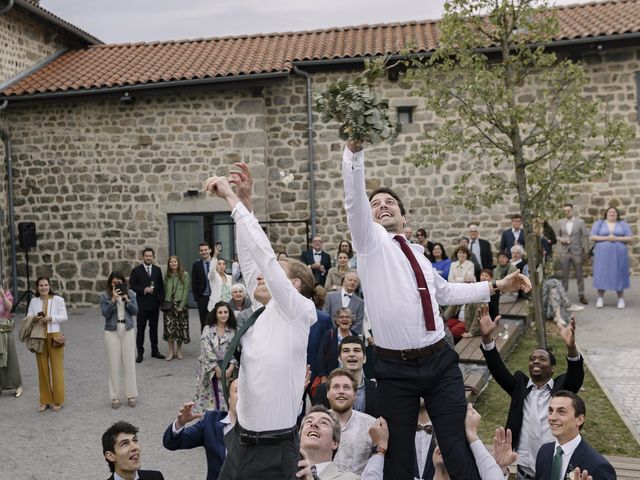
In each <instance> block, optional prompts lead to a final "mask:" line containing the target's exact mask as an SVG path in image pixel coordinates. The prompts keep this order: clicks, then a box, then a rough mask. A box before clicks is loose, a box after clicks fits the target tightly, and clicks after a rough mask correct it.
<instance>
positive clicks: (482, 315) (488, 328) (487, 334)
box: [478, 305, 502, 343]
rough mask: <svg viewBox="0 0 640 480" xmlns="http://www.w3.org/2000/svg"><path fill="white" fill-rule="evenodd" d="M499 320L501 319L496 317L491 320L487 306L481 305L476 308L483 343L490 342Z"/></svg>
mask: <svg viewBox="0 0 640 480" xmlns="http://www.w3.org/2000/svg"><path fill="white" fill-rule="evenodd" d="M501 318H502V317H501V316H500V315H498V316H497V317H496V318H495V319H494V320H492V319H491V315H489V305H481V306H480V307H479V308H478V324H479V327H480V333H481V334H482V341H483V342H484V343H490V342H491V334H492V333H493V331H494V330H495V329H496V327H497V326H498V322H500V319H501ZM485 340H486V341H485Z"/></svg>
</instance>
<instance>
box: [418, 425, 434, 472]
mask: <svg viewBox="0 0 640 480" xmlns="http://www.w3.org/2000/svg"><path fill="white" fill-rule="evenodd" d="M427 425H429V424H427ZM432 437H433V435H432V434H430V433H427V432H425V431H424V430H418V431H417V432H416V438H415V444H416V461H417V462H418V477H417V478H418V479H420V478H422V475H424V466H425V465H426V464H427V455H428V454H429V446H430V445H431V438H432ZM414 480H415V479H414Z"/></svg>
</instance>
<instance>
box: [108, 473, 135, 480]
mask: <svg viewBox="0 0 640 480" xmlns="http://www.w3.org/2000/svg"><path fill="white" fill-rule="evenodd" d="M139 478H140V475H138V472H136V474H135V475H134V477H133V480H138V479H139ZM113 480H124V478H122V477H121V476H120V475H118V474H117V473H116V472H113Z"/></svg>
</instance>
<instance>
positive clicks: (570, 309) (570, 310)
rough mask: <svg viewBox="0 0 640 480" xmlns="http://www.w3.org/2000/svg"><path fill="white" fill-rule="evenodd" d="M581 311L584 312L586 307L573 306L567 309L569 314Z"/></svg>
mask: <svg viewBox="0 0 640 480" xmlns="http://www.w3.org/2000/svg"><path fill="white" fill-rule="evenodd" d="M580 310H584V307H583V306H582V305H574V304H572V305H571V306H570V307H569V308H567V312H579V311H580Z"/></svg>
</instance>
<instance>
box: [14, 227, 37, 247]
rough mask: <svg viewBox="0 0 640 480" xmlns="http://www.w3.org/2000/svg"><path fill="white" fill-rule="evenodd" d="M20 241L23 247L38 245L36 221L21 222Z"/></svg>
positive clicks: (19, 229)
mask: <svg viewBox="0 0 640 480" xmlns="http://www.w3.org/2000/svg"><path fill="white" fill-rule="evenodd" d="M18 241H19V242H20V246H21V247H22V248H33V247H35V246H36V224H35V223H34V222H20V223H19V224H18Z"/></svg>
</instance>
